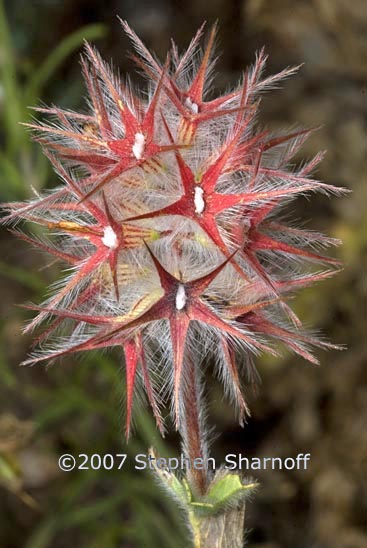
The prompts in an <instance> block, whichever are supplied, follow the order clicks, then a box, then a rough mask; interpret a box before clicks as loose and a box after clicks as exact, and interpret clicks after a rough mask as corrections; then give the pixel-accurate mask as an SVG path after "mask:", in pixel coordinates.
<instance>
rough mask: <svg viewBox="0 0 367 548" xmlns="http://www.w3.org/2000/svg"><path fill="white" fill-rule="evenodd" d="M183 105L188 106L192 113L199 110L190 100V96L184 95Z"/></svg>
mask: <svg viewBox="0 0 367 548" xmlns="http://www.w3.org/2000/svg"><path fill="white" fill-rule="evenodd" d="M185 105H186V106H187V108H189V109H190V110H191V112H193V113H194V114H197V113H198V112H199V106H198V105H197V104H196V103H194V102H193V101H191V99H190V97H186V99H185Z"/></svg>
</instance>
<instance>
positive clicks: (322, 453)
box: [0, 0, 367, 548]
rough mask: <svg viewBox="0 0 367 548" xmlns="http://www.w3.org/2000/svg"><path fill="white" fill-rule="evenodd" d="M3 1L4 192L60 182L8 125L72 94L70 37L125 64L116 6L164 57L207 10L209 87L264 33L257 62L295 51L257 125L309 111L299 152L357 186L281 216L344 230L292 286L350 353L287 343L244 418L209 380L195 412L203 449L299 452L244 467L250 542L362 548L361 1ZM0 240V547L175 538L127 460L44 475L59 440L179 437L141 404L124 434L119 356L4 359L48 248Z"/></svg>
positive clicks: (224, 82)
mask: <svg viewBox="0 0 367 548" xmlns="http://www.w3.org/2000/svg"><path fill="white" fill-rule="evenodd" d="M0 6H2V10H1V11H2V13H0V15H1V17H0V18H1V22H0V70H1V72H0V78H1V80H0V119H1V127H0V145H1V152H0V183H1V187H0V196H1V200H2V201H5V200H14V199H15V200H17V199H22V198H24V197H26V196H27V195H29V185H30V184H33V185H34V187H35V188H39V189H40V188H42V187H51V186H52V185H54V184H55V182H56V177H55V176H54V175H52V173H51V171H50V170H49V168H48V166H47V162H45V161H44V159H43V158H42V156H41V155H40V153H39V151H38V150H37V148H35V147H34V146H33V145H31V144H30V142H29V137H28V135H27V134H26V132H25V131H24V129H23V128H21V126H18V125H17V124H16V122H17V121H21V120H25V119H26V118H27V117H29V112H28V111H27V110H26V106H28V105H32V104H33V105H34V104H40V102H41V101H44V102H46V103H52V102H54V103H55V104H58V105H62V106H64V107H69V108H76V109H77V108H81V107H83V94H84V90H83V87H82V81H81V76H80V66H79V53H80V47H81V41H82V37H83V36H84V35H85V36H88V37H89V38H90V39H91V40H92V41H94V42H95V43H96V45H97V47H98V48H99V49H100V51H101V53H102V55H103V56H104V58H106V59H113V62H114V65H115V66H116V67H119V68H120V69H121V71H123V72H125V71H129V72H130V73H131V72H132V71H133V66H132V64H131V62H130V61H129V60H128V59H127V58H126V50H127V49H129V50H130V49H131V48H130V46H129V45H128V41H127V39H126V37H125V36H123V34H122V31H121V28H120V25H119V23H118V20H117V18H116V15H120V16H121V17H122V18H124V19H127V20H128V22H129V23H130V25H131V26H132V27H133V28H134V29H135V31H136V32H137V33H138V34H139V35H140V36H141V38H142V39H143V40H144V41H145V42H146V44H147V45H148V46H149V47H151V48H152V49H154V50H155V52H156V53H157V54H158V56H160V57H161V58H163V57H164V55H165V52H166V49H167V47H169V39H170V37H171V36H173V37H175V40H176V42H177V43H178V44H179V46H180V47H181V48H184V47H185V46H187V45H188V42H189V40H190V38H191V37H192V35H193V33H194V32H195V31H196V29H197V28H198V27H199V26H200V24H201V23H202V22H203V20H207V21H208V23H213V22H214V21H215V20H216V19H218V21H219V25H220V30H219V40H218V52H220V53H221V55H220V58H219V61H218V76H217V79H216V81H215V85H216V86H217V87H218V89H220V90H222V89H225V88H228V87H229V86H230V85H234V84H235V82H236V79H237V78H239V77H240V76H241V71H242V70H243V68H244V67H246V65H248V64H249V63H251V62H252V61H253V60H254V54H255V52H256V51H257V50H258V49H259V48H260V47H262V46H263V45H264V46H265V48H266V51H267V53H268V54H269V64H268V71H269V73H273V72H276V71H278V70H280V69H282V68H284V67H285V66H288V65H293V64H300V63H305V64H304V66H303V68H302V69H301V71H300V73H299V74H298V75H297V76H296V77H293V78H292V79H291V80H289V81H287V82H285V83H284V85H283V89H281V90H275V91H272V92H271V93H268V94H267V95H266V96H265V97H264V99H263V101H262V115H261V123H262V124H263V125H266V126H267V127H269V128H271V129H282V128H284V127H285V128H287V127H292V126H293V127H294V126H295V125H296V126H299V125H304V126H308V127H309V126H319V125H320V126H321V129H320V130H319V131H318V132H317V133H314V134H313V136H312V137H311V138H310V140H309V141H308V143H306V145H305V146H304V147H303V150H302V155H300V156H299V158H297V160H299V161H302V160H303V159H306V158H309V157H311V156H312V155H313V154H314V153H316V152H317V151H319V150H324V149H326V150H327V151H328V153H327V156H326V159H325V160H324V161H323V163H322V165H321V167H320V168H319V171H318V176H319V177H320V178H321V179H323V180H324V181H326V182H330V183H332V184H336V185H341V186H346V187H348V188H350V189H351V190H352V191H353V194H351V195H348V196H347V197H345V198H342V199H332V200H328V199H326V198H325V197H317V196H314V197H312V198H311V199H310V200H309V201H306V200H300V201H298V202H297V203H296V204H295V205H294V212H293V217H294V218H299V219H301V220H302V221H307V226H309V227H312V228H315V229H320V230H323V231H324V232H326V233H327V234H328V235H330V236H333V237H337V238H341V239H342V240H343V241H344V246H343V247H341V248H339V249H337V250H336V251H335V255H336V256H338V257H339V258H340V259H341V260H342V261H343V262H344V265H345V267H344V270H343V272H341V273H339V274H338V275H337V276H336V277H335V278H333V279H332V280H327V281H324V282H323V283H321V284H318V285H316V286H315V287H313V288H310V289H308V290H306V291H303V292H302V293H301V295H300V296H299V297H298V298H297V299H296V301H295V303H294V305H295V308H296V310H297V311H298V313H299V315H300V316H301V318H302V319H304V320H305V323H306V324H307V325H308V324H309V325H313V326H315V327H317V328H320V330H322V332H323V333H324V334H326V336H327V338H328V339H329V340H331V341H333V342H337V343H342V344H344V345H345V346H346V348H347V350H345V351H344V352H336V351H335V352H332V351H330V352H328V353H326V352H320V353H319V354H318V356H319V358H320V361H321V366H320V367H314V366H310V365H309V364H307V363H306V362H304V361H302V360H300V359H296V358H294V357H292V356H290V355H286V356H285V357H284V358H283V359H274V358H272V359H269V358H263V359H262V360H261V361H260V362H259V363H258V366H259V371H260V373H261V377H262V380H263V383H262V385H261V386H260V387H259V389H258V391H257V394H256V395H252V396H251V395H250V403H251V409H252V418H251V419H250V420H249V421H248V423H247V425H246V426H245V428H244V429H241V428H239V427H238V426H237V425H236V423H235V420H234V416H233V413H232V411H231V408H230V407H229V406H228V405H227V403H226V402H224V401H223V400H222V393H221V388H220V386H219V385H218V386H217V384H216V383H215V382H211V385H210V387H209V389H208V392H207V396H208V404H209V410H210V413H209V420H210V422H211V424H213V425H215V429H216V432H218V437H217V438H216V441H215V442H214V443H213V447H212V451H213V455H214V456H215V457H216V458H217V459H218V460H220V459H221V458H223V457H224V455H225V454H226V453H232V452H242V453H246V454H247V455H248V456H270V457H271V456H283V457H287V456H293V457H294V456H296V455H297V454H298V453H311V463H310V466H309V468H308V470H307V471H301V470H300V471H271V470H269V471H261V472H259V473H256V474H253V475H255V476H256V477H257V478H258V479H259V481H260V483H261V488H260V490H259V491H258V493H257V495H256V496H255V497H254V499H253V501H252V502H251V503H250V504H249V505H248V509H247V518H246V525H247V528H248V530H249V532H248V545H249V546H250V547H255V546H256V548H295V547H297V548H364V547H365V546H367V535H366V523H365V521H364V520H365V516H366V514H367V504H366V491H367V490H366V477H367V474H366V472H367V470H366V468H367V410H366V407H367V388H366V328H367V322H366V312H365V311H366V304H367V303H366V301H365V302H364V303H363V299H365V298H366V285H367V284H366V268H367V264H366V263H367V261H366V247H367V214H366V202H367V165H366V143H367V140H366V129H367V118H366V114H367V108H366V107H367V5H366V2H365V0H307V1H306V0H297V1H296V0H293V1H292V0H272V1H266V0H211V2H210V3H209V5H207V2H204V0H186V1H185V2H182V1H180V0H177V1H173V0H172V1H169V0H155V1H154V2H153V1H148V0H140V1H139V0H135V1H133V0H125V1H124V2H122V1H118V0H115V1H112V0H106V1H105V2H98V1H97V0H88V1H86V0H85V1H84V0H74V1H71V0H66V1H63V2H61V1H59V0H37V1H34V2H29V1H27V0H13V1H7V2H5V3H3V2H0ZM95 24H98V25H97V26H96V25H95ZM86 25H89V26H88V27H86ZM90 25H92V26H90ZM103 25H104V26H103ZM72 33H74V34H72ZM75 33H76V34H75ZM70 36H72V37H74V38H71V39H70ZM67 37H69V42H68V38H67ZM55 48H58V50H56V53H55ZM42 71H43V72H42ZM138 79H139V78H138ZM0 245H1V253H0V275H1V278H0V281H1V285H0V302H1V309H2V314H1V318H0V322H1V323H0V329H1V331H0V337H1V339H0V342H1V349H0V494H1V496H0V548H19V547H25V548H46V547H47V548H48V547H50V548H51V547H52V548H61V547H64V546H65V547H66V546H70V545H71V544H74V545H75V546H80V547H83V548H90V547H91V548H93V547H96V548H97V547H98V548H100V547H101V548H102V547H103V548H110V547H111V548H112V547H126V548H129V547H136V548H140V547H145V546H146V547H152V548H154V547H156V546H157V547H158V546H159V547H160V548H162V547H168V548H169V547H176V546H178V547H179V546H187V545H188V544H187V542H186V541H185V540H184V538H185V537H184V528H183V526H182V520H181V517H180V516H179V512H176V511H175V510H174V509H173V508H172V504H171V503H168V502H167V501H166V499H165V497H164V496H163V494H161V493H160V492H158V489H157V486H156V485H155V484H154V483H153V482H152V481H151V478H150V477H149V476H148V475H145V474H142V473H138V472H134V471H133V470H131V469H129V468H127V469H124V470H122V471H120V472H115V473H112V472H111V473H109V472H93V471H90V472H82V471H81V472H75V473H74V472H72V473H70V474H65V473H64V474H62V473H60V472H59V471H58V468H57V459H58V457H59V456H60V455H61V454H62V453H72V454H74V455H76V454H78V453H87V454H92V453H94V452H96V453H102V454H103V453H119V452H126V451H128V452H129V454H130V455H134V454H135V453H136V452H145V451H146V448H147V447H148V446H149V445H151V444H154V445H155V446H156V447H157V448H158V450H159V451H160V452H161V453H162V454H168V455H172V454H174V453H175V452H177V451H178V445H177V439H176V438H175V437H174V436H169V437H168V439H167V440H165V442H164V444H163V443H162V442H161V440H160V439H159V437H158V436H157V434H156V432H155V429H154V426H153V424H152V420H151V417H150V416H149V414H145V413H139V414H138V418H137V429H136V434H135V437H134V440H133V441H132V443H130V444H129V448H128V449H127V448H126V445H125V443H124V441H123V434H122V420H121V409H122V405H123V404H122V402H121V401H120V400H121V399H122V397H123V396H122V395H123V392H124V386H123V370H122V369H121V367H120V365H119V363H118V356H111V357H106V356H92V357H89V358H84V359H83V360H73V361H71V360H69V361H67V362H63V363H62V364H61V365H58V366H55V367H53V368H50V369H49V370H46V369H44V368H41V367H39V368H38V367H37V368H19V367H18V364H19V362H21V361H22V359H24V357H25V355H26V353H27V350H28V348H29V345H30V342H31V339H30V338H29V337H23V336H21V334H20V331H21V325H22V322H24V319H25V318H26V316H27V314H25V313H24V312H23V311H21V310H20V309H19V308H16V307H15V306H14V305H15V304H16V303H21V302H24V301H27V300H38V301H39V300H40V299H41V296H42V295H44V293H45V285H46V284H49V283H51V282H52V281H54V280H55V279H57V275H58V274H57V267H56V266H52V267H51V268H48V269H44V268H43V266H44V264H45V259H44V257H42V256H40V255H38V254H36V253H35V252H34V251H33V250H31V249H30V248H29V247H28V246H27V245H23V244H22V243H21V242H20V241H18V240H15V239H13V238H12V237H11V236H10V235H9V234H8V233H7V231H6V230H5V229H3V230H2V231H1V236H0Z"/></svg>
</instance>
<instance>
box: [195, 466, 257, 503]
mask: <svg viewBox="0 0 367 548" xmlns="http://www.w3.org/2000/svg"><path fill="white" fill-rule="evenodd" d="M256 485H257V484H256V483H255V482H252V483H243V481H242V479H241V477H240V475H239V474H233V473H230V472H228V471H220V472H219V473H218V474H217V475H216V477H215V478H214V480H213V481H212V483H211V484H210V486H209V489H208V492H207V494H206V495H205V497H204V498H203V500H202V501H201V502H203V503H206V504H207V505H208V508H210V507H212V509H213V511H218V510H219V509H220V508H222V507H223V506H231V505H234V504H236V503H237V502H238V501H239V500H242V499H243V498H245V497H246V496H248V495H249V494H250V493H251V492H252V491H253V489H255V487H256Z"/></svg>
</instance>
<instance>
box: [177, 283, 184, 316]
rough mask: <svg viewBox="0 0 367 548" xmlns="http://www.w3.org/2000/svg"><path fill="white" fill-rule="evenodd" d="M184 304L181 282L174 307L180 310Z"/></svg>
mask: <svg viewBox="0 0 367 548" xmlns="http://www.w3.org/2000/svg"><path fill="white" fill-rule="evenodd" d="M185 304H186V293H185V286H184V285H183V284H179V286H178V289H177V293H176V309H177V310H182V309H183V308H184V307H185Z"/></svg>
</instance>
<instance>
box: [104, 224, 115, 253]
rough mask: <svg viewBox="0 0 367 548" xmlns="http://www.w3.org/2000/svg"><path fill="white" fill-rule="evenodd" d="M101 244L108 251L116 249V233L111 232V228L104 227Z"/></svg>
mask: <svg viewBox="0 0 367 548" xmlns="http://www.w3.org/2000/svg"><path fill="white" fill-rule="evenodd" d="M102 243H103V244H104V245H105V246H106V247H109V248H110V249H116V247H117V246H118V240H117V236H116V232H115V231H114V230H113V228H112V226H106V228H105V229H104V231H103V238H102Z"/></svg>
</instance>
